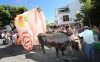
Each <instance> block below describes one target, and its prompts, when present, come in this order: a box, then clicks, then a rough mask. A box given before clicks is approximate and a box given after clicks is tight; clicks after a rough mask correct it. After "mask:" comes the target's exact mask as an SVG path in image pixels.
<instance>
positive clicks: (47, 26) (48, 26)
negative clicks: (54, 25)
mask: <svg viewBox="0 0 100 62" xmlns="http://www.w3.org/2000/svg"><path fill="white" fill-rule="evenodd" d="M48 28H50V24H48V20H46V29H48Z"/></svg>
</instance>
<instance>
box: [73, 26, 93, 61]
mask: <svg viewBox="0 0 100 62" xmlns="http://www.w3.org/2000/svg"><path fill="white" fill-rule="evenodd" d="M88 28H89V27H88V26H84V31H83V32H81V33H79V34H75V35H76V36H80V37H83V41H84V44H83V46H84V47H83V48H84V54H85V57H86V59H88V60H90V59H94V42H95V41H94V39H93V32H92V31H91V30H89V29H88Z"/></svg>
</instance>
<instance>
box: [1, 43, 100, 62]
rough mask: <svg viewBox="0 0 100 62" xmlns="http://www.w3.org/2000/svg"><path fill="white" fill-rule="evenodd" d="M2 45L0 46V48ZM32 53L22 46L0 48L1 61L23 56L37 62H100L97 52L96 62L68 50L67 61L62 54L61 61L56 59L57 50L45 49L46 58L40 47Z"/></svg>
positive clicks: (78, 52) (66, 52)
mask: <svg viewBox="0 0 100 62" xmlns="http://www.w3.org/2000/svg"><path fill="white" fill-rule="evenodd" d="M1 46H2V44H1V45H0V47H1ZM33 47H34V48H33V50H32V51H30V52H29V51H26V50H24V49H23V47H22V46H21V45H14V46H6V47H5V48H0V59H1V58H5V57H12V56H17V55H22V54H25V55H23V56H25V57H26V59H32V60H34V61H36V62H100V51H99V50H95V60H94V61H85V60H84V58H83V56H82V54H81V52H80V51H75V50H73V54H72V53H71V52H69V50H68V49H67V50H66V51H65V54H66V57H67V59H64V58H63V56H62V54H61V52H59V60H57V59H56V52H55V49H54V48H52V49H45V50H46V53H47V54H46V56H45V55H43V52H42V50H39V46H33Z"/></svg>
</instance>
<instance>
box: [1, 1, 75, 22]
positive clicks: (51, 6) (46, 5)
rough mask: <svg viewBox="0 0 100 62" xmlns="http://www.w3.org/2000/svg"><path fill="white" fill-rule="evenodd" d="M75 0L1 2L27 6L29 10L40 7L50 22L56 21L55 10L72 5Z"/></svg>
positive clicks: (2, 2)
mask: <svg viewBox="0 0 100 62" xmlns="http://www.w3.org/2000/svg"><path fill="white" fill-rule="evenodd" d="M74 1H75V0H1V1H0V4H6V5H8V4H10V5H13V6H25V7H27V8H28V9H29V10H31V9H33V8H36V7H38V6H39V7H40V8H41V10H42V12H43V13H44V15H45V18H46V20H48V22H51V21H54V20H55V18H54V17H55V9H56V8H60V7H63V6H65V5H66V4H69V3H72V2H74Z"/></svg>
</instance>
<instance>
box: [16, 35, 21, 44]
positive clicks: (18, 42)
mask: <svg viewBox="0 0 100 62" xmlns="http://www.w3.org/2000/svg"><path fill="white" fill-rule="evenodd" d="M16 44H17V45H20V44H21V42H20V39H19V36H17V39H16Z"/></svg>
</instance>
